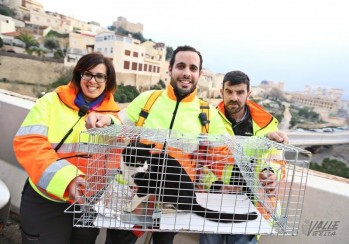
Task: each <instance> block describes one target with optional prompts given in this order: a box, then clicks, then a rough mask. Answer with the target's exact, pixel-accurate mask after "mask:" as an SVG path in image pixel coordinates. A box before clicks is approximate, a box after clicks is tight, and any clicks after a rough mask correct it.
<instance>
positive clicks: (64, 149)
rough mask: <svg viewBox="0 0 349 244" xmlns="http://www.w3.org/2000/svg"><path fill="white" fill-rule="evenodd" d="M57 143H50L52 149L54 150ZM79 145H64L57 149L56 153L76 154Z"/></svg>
mask: <svg viewBox="0 0 349 244" xmlns="http://www.w3.org/2000/svg"><path fill="white" fill-rule="evenodd" d="M57 145H58V143H51V147H52V148H56V146H57ZM78 145H79V143H64V144H62V146H61V147H60V148H59V149H58V153H71V152H76V149H77V148H78Z"/></svg>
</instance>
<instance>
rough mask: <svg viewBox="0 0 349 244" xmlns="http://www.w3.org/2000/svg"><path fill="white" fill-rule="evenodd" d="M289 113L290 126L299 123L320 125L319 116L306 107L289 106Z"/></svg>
mask: <svg viewBox="0 0 349 244" xmlns="http://www.w3.org/2000/svg"><path fill="white" fill-rule="evenodd" d="M290 112H291V115H292V118H291V122H290V123H291V126H295V125H297V124H299V123H307V122H308V123H312V124H316V123H322V122H323V121H322V120H321V119H320V115H319V114H318V113H316V112H314V111H313V109H311V108H308V107H297V106H295V105H291V106H290Z"/></svg>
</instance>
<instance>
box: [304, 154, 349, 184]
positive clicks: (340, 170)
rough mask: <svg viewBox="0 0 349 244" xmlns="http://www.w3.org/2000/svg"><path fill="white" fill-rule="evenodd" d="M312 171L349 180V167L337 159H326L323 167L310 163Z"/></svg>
mask: <svg viewBox="0 0 349 244" xmlns="http://www.w3.org/2000/svg"><path fill="white" fill-rule="evenodd" d="M310 169H313V170H316V171H320V172H324V173H328V174H331V175H337V176H340V177H344V178H347V179H349V167H348V166H347V165H346V164H345V163H343V162H342V161H338V160H336V159H329V158H325V159H324V160H323V161H322V164H321V165H320V164H317V163H310Z"/></svg>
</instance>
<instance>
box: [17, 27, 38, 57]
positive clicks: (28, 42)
mask: <svg viewBox="0 0 349 244" xmlns="http://www.w3.org/2000/svg"><path fill="white" fill-rule="evenodd" d="M15 38H16V39H18V40H20V41H22V42H23V43H24V45H25V51H26V52H27V53H28V54H32V53H33V51H34V49H35V48H39V42H38V41H37V40H36V39H35V38H34V37H33V36H32V35H31V34H29V33H28V32H21V34H20V35H19V36H16V37H15Z"/></svg>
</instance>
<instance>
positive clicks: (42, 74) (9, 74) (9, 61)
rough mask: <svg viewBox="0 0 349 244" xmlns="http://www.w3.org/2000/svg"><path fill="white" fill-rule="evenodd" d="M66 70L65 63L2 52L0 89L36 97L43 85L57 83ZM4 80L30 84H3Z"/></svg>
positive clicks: (0, 54)
mask: <svg viewBox="0 0 349 244" xmlns="http://www.w3.org/2000/svg"><path fill="white" fill-rule="evenodd" d="M64 70H65V68H64V65H63V62H57V61H55V60H49V59H43V58H40V57H34V56H30V55H23V54H20V55H19V54H12V53H11V54H9V53H5V52H0V89H5V90H9V91H13V92H18V93H20V94H23V95H28V96H33V95H34V96H35V95H36V94H37V92H40V90H42V89H43V88H42V87H43V86H42V85H49V84H51V83H53V82H55V81H57V80H58V78H59V77H60V76H61V74H62V73H63V72H64ZM3 79H6V80H8V81H18V82H25V83H30V84H29V85H21V84H17V83H4V82H1V80H3Z"/></svg>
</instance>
